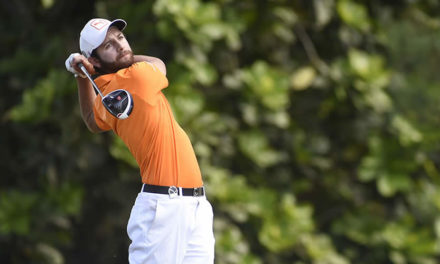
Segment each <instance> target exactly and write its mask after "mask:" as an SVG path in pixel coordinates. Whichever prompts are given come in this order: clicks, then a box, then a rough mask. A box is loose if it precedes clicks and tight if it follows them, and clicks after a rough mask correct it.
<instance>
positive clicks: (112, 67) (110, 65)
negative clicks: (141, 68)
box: [96, 51, 134, 74]
mask: <svg viewBox="0 0 440 264" xmlns="http://www.w3.org/2000/svg"><path fill="white" fill-rule="evenodd" d="M127 54H128V56H125V55H127ZM98 59H99V61H100V63H101V67H99V68H96V71H97V72H98V73H100V74H108V73H115V72H117V71H119V70H120V69H124V68H128V67H130V66H131V65H132V64H133V63H134V57H133V52H132V51H125V52H123V53H121V54H119V55H118V57H116V61H112V62H109V61H105V60H103V59H102V58H101V57H100V56H98Z"/></svg>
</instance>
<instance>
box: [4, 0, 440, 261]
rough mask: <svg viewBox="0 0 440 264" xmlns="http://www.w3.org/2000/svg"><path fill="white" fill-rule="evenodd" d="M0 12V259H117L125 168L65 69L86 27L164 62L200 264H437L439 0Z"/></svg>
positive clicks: (122, 248) (52, 0)
mask: <svg viewBox="0 0 440 264" xmlns="http://www.w3.org/2000/svg"><path fill="white" fill-rule="evenodd" d="M0 7H1V8H0V16H1V19H2V23H0V32H1V33H2V34H1V37H0V45H1V46H2V47H3V48H2V49H1V50H0V54H1V56H0V77H1V78H0V83H1V85H2V87H3V91H4V92H3V96H2V97H0V114H1V119H0V120H1V121H0V126H1V128H2V129H1V130H0V131H1V132H0V133H1V136H0V143H1V145H2V148H1V149H0V155H1V161H0V169H1V171H2V174H1V175H2V177H0V263H11V264H17V263H48V264H63V263H97V264H99V263H127V247H128V244H129V241H128V238H127V236H126V235H125V227H126V222H127V220H128V217H129V212H130V209H131V206H132V203H133V201H134V199H135V197H136V193H137V192H138V191H139V189H140V177H139V172H138V168H137V166H136V164H135V161H134V160H133V158H132V157H131V156H130V154H129V153H128V150H127V149H126V148H125V146H124V145H123V143H122V141H120V140H119V139H117V138H116V137H115V136H114V135H113V134H112V133H103V134H98V135H93V134H91V133H89V132H88V131H87V129H86V127H85V125H84V124H83V123H82V120H81V117H80V114H79V106H78V102H77V100H78V99H77V91H76V84H75V81H74V79H73V77H71V76H70V74H69V73H67V72H66V71H65V70H64V60H65V59H66V58H67V56H68V55H69V53H72V52H77V51H78V48H79V47H78V36H79V32H80V30H81V29H82V27H83V25H84V24H85V23H86V22H87V21H88V20H89V19H90V18H91V17H96V16H97V17H107V18H109V19H113V18H119V17H120V18H124V19H125V20H126V21H127V22H128V27H127V28H126V30H125V33H126V35H127V38H128V40H129V42H130V43H131V46H132V48H133V50H134V51H135V53H138V54H147V55H151V56H156V57H159V58H162V59H163V60H164V61H165V63H166V64H167V70H168V78H169V80H170V87H169V88H168V89H166V90H165V93H166V96H167V98H168V99H169V101H170V103H171V104H172V107H173V111H174V113H175V115H176V118H177V119H178V121H179V123H180V124H181V125H182V127H183V128H184V129H185V131H187V133H188V135H189V136H190V137H191V141H192V143H193V146H194V149H195V151H196V154H197V156H198V159H199V162H200V166H201V169H202V173H203V175H204V182H205V184H206V186H207V193H208V198H209V199H210V201H211V202H212V204H213V207H214V211H215V221H214V230H215V235H216V263H219V264H232V263H246V264H247V263H249V264H260V263H295V264H302V263H304V264H305V263H313V264H346V263H360V264H372V263H374V264H376V263H393V264H411V263H414V264H416V263H417V264H433V263H439V262H440V190H439V189H440V188H439V184H440V172H439V166H440V132H439V130H438V124H439V123H440V102H439V98H440V89H439V86H440V75H439V74H438V73H437V69H438V68H439V67H440V62H439V59H438V58H439V57H440V56H439V54H440V35H439V34H438V31H439V29H440V18H438V14H439V13H440V3H438V1H420V0H415V1H414V0H411V1H410V0H399V1H377V0H374V1H365V0H323V1H321V0H313V1H307V0H297V1H288V0H276V1H267V0H266V1H265V0H257V1H250V0H242V1H232V0H210V1H202V0H187V1H180V0H156V1H123V0H121V1H100V0H95V1H83V0H79V1H65V0H43V1H35V0H34V1H26V2H25V1H2V2H1V5H0ZM78 14H80V15H78ZM103 252H104V253H103Z"/></svg>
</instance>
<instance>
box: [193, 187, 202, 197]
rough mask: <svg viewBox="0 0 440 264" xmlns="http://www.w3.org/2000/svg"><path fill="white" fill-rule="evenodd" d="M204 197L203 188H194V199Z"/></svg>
mask: <svg viewBox="0 0 440 264" xmlns="http://www.w3.org/2000/svg"><path fill="white" fill-rule="evenodd" d="M202 195H203V187H201V188H194V191H193V196H194V197H199V196H202Z"/></svg>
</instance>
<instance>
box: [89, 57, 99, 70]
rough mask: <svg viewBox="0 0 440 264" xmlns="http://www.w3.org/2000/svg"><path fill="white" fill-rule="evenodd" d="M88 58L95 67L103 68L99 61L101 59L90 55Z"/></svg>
mask: <svg viewBox="0 0 440 264" xmlns="http://www.w3.org/2000/svg"><path fill="white" fill-rule="evenodd" d="M88 60H89V62H90V63H91V64H92V65H93V66H94V67H95V68H101V62H100V61H99V59H97V58H95V57H89V58H88Z"/></svg>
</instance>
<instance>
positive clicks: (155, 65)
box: [66, 18, 214, 264]
mask: <svg viewBox="0 0 440 264" xmlns="http://www.w3.org/2000/svg"><path fill="white" fill-rule="evenodd" d="M126 25H127V23H126V22H125V21H124V20H122V19H116V20H114V21H109V20H107V19H102V18H95V19H92V20H90V21H89V22H88V23H87V24H86V25H85V26H84V28H83V30H82V31H81V35H80V38H79V44H80V50H81V53H82V55H81V54H79V53H73V54H71V55H70V56H69V57H68V58H67V60H66V68H67V70H68V71H70V72H71V73H73V74H74V75H75V77H76V81H77V85H78V93H79V104H80V108H81V115H82V118H83V120H84V122H85V124H86V125H87V127H88V129H89V130H90V131H92V132H94V133H97V132H102V131H108V130H113V131H114V133H115V134H116V135H118V136H119V137H120V138H121V139H122V140H123V141H124V142H125V144H126V145H127V147H128V149H129V150H130V152H131V153H132V154H133V156H134V158H135V159H136V161H137V163H138V165H139V167H140V174H141V177H142V183H143V184H142V188H141V191H140V192H139V194H138V196H137V198H136V201H135V203H134V205H133V208H132V211H131V214H130V218H129V220H128V225H127V233H128V236H129V238H130V239H131V244H130V247H129V263H130V264H141V263H142V264H155V263H160V264H168V263H170V264H171V263H172V264H184V263H188V264H197V263H200V264H209V263H214V234H213V227H212V224H213V212H212V207H211V205H210V203H209V202H208V200H207V199H206V196H205V189H204V187H203V181H202V177H201V173H200V169H199V166H198V163H197V159H196V156H195V154H194V150H193V148H192V145H191V142H190V140H189V138H188V136H187V135H186V133H185V132H184V131H183V130H182V128H181V127H180V126H179V124H177V122H176V120H175V119H174V116H173V113H172V111H171V108H170V105H169V103H168V101H167V99H166V98H165V96H164V94H163V93H162V89H164V88H166V87H168V79H167V77H166V67H165V64H164V63H163V62H162V61H161V60H160V59H158V58H154V57H150V56H142V55H133V52H132V50H131V48H130V45H129V43H128V41H127V39H126V38H125V36H124V34H123V32H122V31H123V30H124V28H125V27H126ZM78 63H82V64H83V65H84V66H85V68H86V69H87V70H88V71H89V72H90V73H91V74H97V75H98V77H97V78H95V83H96V84H97V86H98V87H99V89H100V90H101V91H102V93H103V94H104V95H106V94H108V93H110V92H112V91H114V90H117V89H123V90H126V91H128V92H129V93H130V94H131V95H132V98H133V109H132V112H131V114H130V115H129V116H128V118H126V119H118V118H116V117H115V116H113V115H111V114H110V113H109V112H108V111H107V110H106V108H105V107H104V105H103V104H102V103H101V98H100V97H99V96H97V95H96V94H95V91H94V90H93V87H92V85H91V82H90V81H89V80H88V79H87V78H85V77H86V76H84V75H83V74H82V72H81V70H80V68H78Z"/></svg>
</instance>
